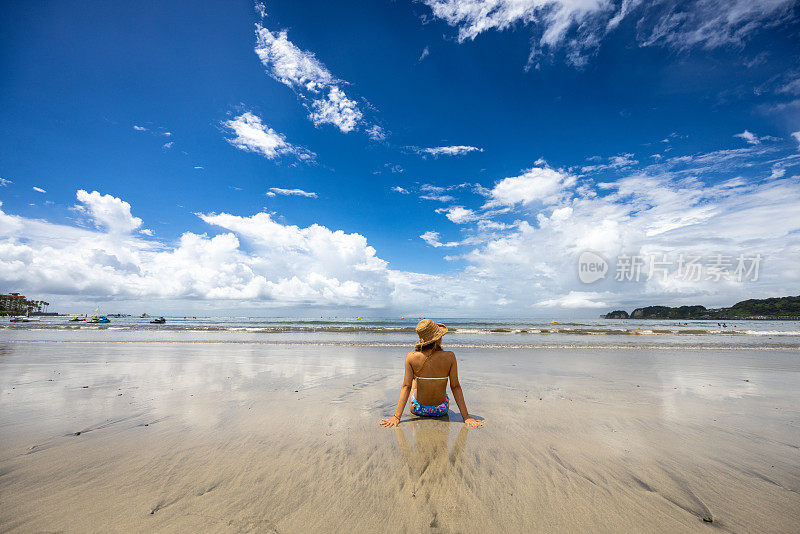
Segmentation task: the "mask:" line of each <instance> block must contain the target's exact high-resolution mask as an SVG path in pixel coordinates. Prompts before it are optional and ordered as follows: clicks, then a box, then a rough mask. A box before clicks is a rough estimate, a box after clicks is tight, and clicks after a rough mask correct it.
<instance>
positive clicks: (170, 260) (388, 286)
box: [0, 192, 393, 308]
mask: <svg viewBox="0 0 800 534" xmlns="http://www.w3.org/2000/svg"><path fill="white" fill-rule="evenodd" d="M79 198H83V199H84V201H85V202H86V209H87V211H93V213H95V214H96V215H97V216H98V217H99V226H101V227H102V230H96V231H95V230H86V229H82V228H75V227H71V226H64V225H58V224H52V223H48V222H45V221H42V220H37V219H26V218H23V217H19V216H15V215H9V214H6V213H4V212H3V211H2V210H1V209H0V280H2V281H3V283H4V284H6V283H7V284H9V285H11V286H13V287H18V288H21V289H24V290H25V291H28V292H31V293H38V294H51V295H59V294H60V295H62V300H63V296H64V295H74V298H76V299H78V300H81V299H83V300H84V301H89V302H92V301H94V300H96V299H98V298H102V299H107V298H114V299H117V300H124V299H132V300H144V301H147V302H150V303H152V300H153V299H175V300H193V301H196V300H198V299H200V300H207V301H209V302H212V303H214V305H217V306H219V305H220V303H221V302H224V301H228V302H231V301H247V302H250V303H252V304H253V305H256V306H287V305H308V304H314V305H320V306H342V305H344V306H348V305H349V306H352V305H358V306H360V307H364V308H368V307H380V306H385V305H387V304H388V303H389V302H390V300H391V293H392V290H393V284H392V282H391V280H390V278H391V273H390V272H389V271H388V269H387V266H386V262H385V261H383V260H381V259H380V258H378V257H377V256H376V255H375V250H374V249H373V248H372V247H371V246H369V245H368V244H367V241H366V238H364V237H363V236H362V235H360V234H357V233H350V234H348V233H345V232H342V231H332V230H329V229H328V228H326V227H324V226H320V225H316V224H314V225H311V226H309V227H307V228H300V227H297V226H292V225H284V224H280V223H278V222H276V221H274V220H273V219H272V218H271V216H270V215H269V214H266V213H259V214H256V215H253V216H251V217H240V216H235V215H230V214H226V213H220V214H206V213H201V214H198V216H199V217H200V219H201V220H203V221H204V222H205V223H207V224H208V225H210V227H211V228H213V229H216V230H219V231H220V233H219V234H218V235H214V236H209V235H206V234H201V235H199V234H195V233H193V232H185V233H183V235H181V237H180V239H179V240H178V242H177V243H175V244H174V245H165V244H162V243H160V242H158V241H155V240H153V239H151V238H149V236H148V232H146V231H144V230H142V232H140V234H139V235H126V236H123V237H121V236H120V235H119V234H117V233H113V232H110V231H108V230H109V228H108V225H107V223H108V222H109V221H108V219H109V217H111V219H113V222H112V223H111V224H110V226H111V227H112V228H117V227H118V224H119V223H120V221H119V220H118V219H119V216H121V215H125V217H122V218H123V219H125V218H127V220H128V221H129V224H127V227H128V228H133V227H135V226H136V225H135V224H131V223H130V221H131V218H130V216H129V206H128V205H127V203H125V202H123V201H121V200H120V199H115V198H113V197H110V196H109V195H100V194H98V193H91V194H87V193H85V192H82V193H81V192H79ZM126 206H127V208H126ZM106 208H110V209H111V211H113V212H114V213H115V214H116V215H110V214H108V213H107V212H106V211H104V210H105V209H106ZM87 273H90V274H91V275H90V276H87Z"/></svg>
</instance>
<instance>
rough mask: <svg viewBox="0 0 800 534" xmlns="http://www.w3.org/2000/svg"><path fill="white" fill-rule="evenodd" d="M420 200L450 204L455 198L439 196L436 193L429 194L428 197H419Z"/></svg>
mask: <svg viewBox="0 0 800 534" xmlns="http://www.w3.org/2000/svg"><path fill="white" fill-rule="evenodd" d="M419 198H421V199H422V200H435V201H437V202H452V201H453V200H455V197H453V196H452V195H441V194H438V193H434V194H430V195H420V197H419Z"/></svg>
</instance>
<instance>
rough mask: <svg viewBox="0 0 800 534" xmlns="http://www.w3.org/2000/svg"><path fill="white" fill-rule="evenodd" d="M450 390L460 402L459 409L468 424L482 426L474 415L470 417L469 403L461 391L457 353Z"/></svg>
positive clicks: (451, 375)
mask: <svg viewBox="0 0 800 534" xmlns="http://www.w3.org/2000/svg"><path fill="white" fill-rule="evenodd" d="M450 391H452V392H453V398H454V399H455V400H456V404H458V410H459V411H460V412H461V418H462V419H463V420H464V422H465V423H466V424H468V425H469V426H474V427H481V426H483V423H482V422H481V421H478V420H477V419H475V418H474V417H470V415H469V412H468V411H467V403H466V401H465V400H464V392H463V391H461V383H460V382H459V381H458V362H457V361H456V356H455V354H454V355H453V364H452V365H451V366H450Z"/></svg>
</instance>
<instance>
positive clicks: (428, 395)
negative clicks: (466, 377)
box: [381, 342, 483, 428]
mask: <svg viewBox="0 0 800 534" xmlns="http://www.w3.org/2000/svg"><path fill="white" fill-rule="evenodd" d="M428 356H430V359H429V360H428V364H427V365H425V359H426V358H428ZM423 365H424V368H423ZM414 375H417V376H420V377H423V378H441V377H444V376H447V377H449V378H450V391H452V392H453V399H455V401H456V404H457V405H458V410H459V411H460V412H461V418H462V419H464V423H465V424H467V425H469V426H471V427H475V428H478V427H481V426H483V422H482V421H478V420H477V419H475V418H474V417H470V415H469V412H468V411H467V403H466V402H465V401H464V392H463V391H461V383H459V381H458V363H457V362H456V355H455V354H453V353H452V352H450V351H447V350H442V346H441V345H440V343H438V342H437V343H436V344H435V345H434V346H432V347H430V348H428V347H423V348H422V350H421V351H417V350H414V351H411V352H409V353H408V354H407V355H406V361H405V376H404V377H403V385H402V386H401V387H400V398H399V399H398V400H397V408H395V411H394V415H393V416H392V417H390V418H388V419H382V420H381V426H383V427H386V428H389V427H393V426H396V425H398V424H399V423H400V418H401V417H402V416H403V412H404V411H405V409H406V404H407V403H408V397H409V396H410V395H411V393H412V391H413V392H414V397H416V399H417V401H419V403H420V404H424V405H427V406H436V405H438V404H441V403H442V402H443V401H444V398H445V393H446V391H447V381H446V380H416V379H415V378H414Z"/></svg>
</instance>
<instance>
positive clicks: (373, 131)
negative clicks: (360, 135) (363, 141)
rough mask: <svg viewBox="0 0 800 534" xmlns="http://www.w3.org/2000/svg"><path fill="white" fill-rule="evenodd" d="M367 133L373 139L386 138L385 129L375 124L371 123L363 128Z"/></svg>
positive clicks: (382, 139) (380, 139)
mask: <svg viewBox="0 0 800 534" xmlns="http://www.w3.org/2000/svg"><path fill="white" fill-rule="evenodd" d="M365 131H366V132H367V135H368V136H369V138H370V139H372V140H373V141H385V140H386V131H385V130H384V129H383V128H381V127H380V126H378V125H377V124H373V125H372V126H370V127H369V128H367V129H366V130H365Z"/></svg>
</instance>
